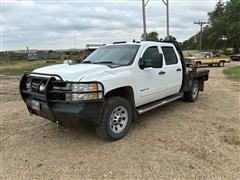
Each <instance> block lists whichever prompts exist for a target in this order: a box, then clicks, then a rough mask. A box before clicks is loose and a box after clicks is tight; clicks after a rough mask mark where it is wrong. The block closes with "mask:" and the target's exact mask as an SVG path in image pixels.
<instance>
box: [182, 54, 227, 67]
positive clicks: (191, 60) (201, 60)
mask: <svg viewBox="0 0 240 180" xmlns="http://www.w3.org/2000/svg"><path fill="white" fill-rule="evenodd" d="M185 61H186V64H187V65H188V66H189V65H192V64H196V66H197V67H200V66H201V65H208V66H209V67H211V66H213V65H217V66H219V67H223V66H224V64H225V63H230V59H229V58H226V57H215V56H214V55H213V53H212V52H200V53H196V54H194V55H193V56H191V57H186V58H185Z"/></svg>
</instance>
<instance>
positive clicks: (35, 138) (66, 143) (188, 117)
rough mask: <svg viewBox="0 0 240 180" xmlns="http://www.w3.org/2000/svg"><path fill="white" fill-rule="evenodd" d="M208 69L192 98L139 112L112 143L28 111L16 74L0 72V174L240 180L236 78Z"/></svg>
mask: <svg viewBox="0 0 240 180" xmlns="http://www.w3.org/2000/svg"><path fill="white" fill-rule="evenodd" d="M236 65H239V63H237V62H235V63H231V64H230V65H226V66H228V67H229V66H236ZM209 69H210V71H211V72H210V73H211V74H210V79H209V81H208V82H207V83H206V86H205V92H203V93H201V94H200V96H199V99H198V101H197V102H196V103H193V104H191V103H188V102H184V101H182V100H179V101H177V102H174V103H171V104H168V105H166V106H164V107H162V108H159V109H156V110H154V111H152V112H149V113H147V114H145V115H142V116H140V117H139V119H138V121H136V122H134V123H133V126H132V128H131V129H130V132H129V133H128V135H127V136H126V137H125V138H123V139H122V140H120V141H117V142H105V141H103V140H101V139H99V138H97V137H96V136H95V134H94V129H93V128H91V127H89V126H87V125H85V126H80V127H79V128H78V129H64V128H58V127H57V126H56V124H53V123H51V122H48V121H47V120H44V119H42V118H39V117H36V116H33V117H31V116H29V114H28V112H27V109H26V107H25V105H24V103H23V102H22V101H21V99H20V97H19V94H18V81H19V78H17V77H9V76H1V89H0V93H1V124H0V130H1V149H0V150H1V156H2V158H1V159H2V162H1V176H0V179H79V178H82V179H126V178H128V179H159V178H160V179H163V178H164V179H165V178H167V179H172V178H178V179H179V178H181V179H185V178H187V179H190V178H198V179H206V178H211V179H212V178H215V179H219V178H220V179H240V114H239V109H240V83H239V82H240V81H237V80H231V79H228V78H226V77H224V75H223V73H222V70H223V68H216V67H213V68H209Z"/></svg>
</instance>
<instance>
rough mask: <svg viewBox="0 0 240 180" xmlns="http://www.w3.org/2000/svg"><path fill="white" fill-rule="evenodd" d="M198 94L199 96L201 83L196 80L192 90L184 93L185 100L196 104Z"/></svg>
mask: <svg viewBox="0 0 240 180" xmlns="http://www.w3.org/2000/svg"><path fill="white" fill-rule="evenodd" d="M198 94H199V81H198V80H194V81H193V86H192V89H191V90H190V91H187V92H185V93H184V99H185V100H186V101H189V102H195V101H196V100H197V98H198Z"/></svg>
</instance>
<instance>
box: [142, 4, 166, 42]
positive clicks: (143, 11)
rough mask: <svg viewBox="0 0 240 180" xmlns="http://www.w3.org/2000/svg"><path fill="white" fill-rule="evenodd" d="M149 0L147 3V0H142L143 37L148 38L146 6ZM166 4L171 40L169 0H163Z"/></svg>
mask: <svg viewBox="0 0 240 180" xmlns="http://www.w3.org/2000/svg"><path fill="white" fill-rule="evenodd" d="M148 2H149V0H147V2H146V3H145V0H142V15H143V39H144V41H146V40H147V27H146V13H145V7H146V6H147V4H148ZM162 2H163V3H164V4H165V6H166V16H167V40H169V0H162Z"/></svg>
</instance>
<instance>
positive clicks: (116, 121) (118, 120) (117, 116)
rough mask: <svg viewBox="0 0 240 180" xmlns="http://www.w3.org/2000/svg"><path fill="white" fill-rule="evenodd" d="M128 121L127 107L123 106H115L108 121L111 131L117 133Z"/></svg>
mask: <svg viewBox="0 0 240 180" xmlns="http://www.w3.org/2000/svg"><path fill="white" fill-rule="evenodd" d="M127 123H128V112H127V109H126V108H125V107H123V106H118V107H116V108H115V109H114V110H113V112H112V114H111V116H110V121H109V126H110V129H111V130H112V132H113V133H115V134H119V133H121V132H122V131H123V130H124V129H125V128H126V126H127Z"/></svg>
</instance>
